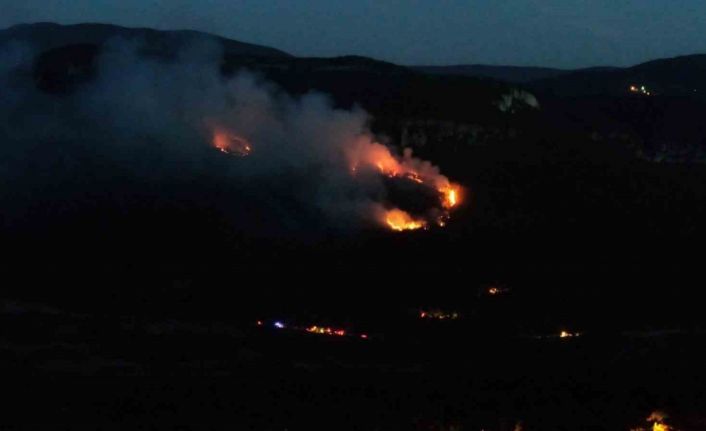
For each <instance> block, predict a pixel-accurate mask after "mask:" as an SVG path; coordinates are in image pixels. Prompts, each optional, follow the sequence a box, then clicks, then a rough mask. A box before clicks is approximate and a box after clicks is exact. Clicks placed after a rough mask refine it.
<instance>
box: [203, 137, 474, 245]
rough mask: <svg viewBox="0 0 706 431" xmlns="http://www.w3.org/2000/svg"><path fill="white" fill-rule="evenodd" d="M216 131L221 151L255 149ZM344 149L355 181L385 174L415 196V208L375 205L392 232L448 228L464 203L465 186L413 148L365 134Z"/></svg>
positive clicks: (215, 144)
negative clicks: (395, 148)
mask: <svg viewBox="0 0 706 431" xmlns="http://www.w3.org/2000/svg"><path fill="white" fill-rule="evenodd" d="M212 130H213V138H212V145H213V147H215V148H216V149H218V150H219V151H221V152H223V153H225V154H228V155H232V156H236V157H245V156H248V155H249V154H250V153H251V152H252V150H253V147H252V145H251V144H250V142H248V140H246V139H245V138H243V137H241V136H238V135H237V134H235V133H232V132H230V131H228V130H226V129H224V128H221V127H213V129H212ZM342 150H343V153H344V156H345V159H344V160H345V161H346V162H347V163H348V166H349V169H350V174H351V175H352V177H353V178H354V180H356V181H358V180H361V179H360V178H358V177H357V176H358V174H359V173H361V171H365V172H367V174H368V175H370V174H372V175H383V176H384V177H386V178H388V179H391V180H393V181H395V182H397V185H398V187H399V188H400V189H403V190H404V194H403V195H407V196H410V197H411V198H410V199H408V205H407V206H410V205H409V203H410V202H412V204H411V206H412V207H416V209H414V210H409V209H408V208H406V207H405V205H399V206H398V205H396V204H395V203H394V202H390V201H387V200H386V201H385V202H378V203H375V204H374V205H373V218H374V219H375V220H376V221H377V222H379V223H380V224H381V225H383V226H385V227H386V228H388V229H390V230H392V231H395V232H403V231H413V230H419V229H427V228H429V226H431V225H434V224H435V225H437V226H439V227H444V226H445V225H446V223H447V222H448V220H449V219H450V213H451V211H452V210H454V209H455V208H456V207H458V205H459V203H460V202H461V187H460V186H459V185H457V184H454V183H451V182H450V181H449V179H448V178H447V177H445V176H444V175H441V173H440V172H439V168H438V167H436V166H434V165H432V164H431V163H429V162H427V161H424V160H421V159H418V158H415V157H412V151H411V150H410V149H405V151H404V152H403V154H402V156H398V155H395V154H393V153H392V151H391V150H390V149H389V148H388V147H386V146H385V145H382V144H380V143H377V142H375V141H374V140H373V139H372V138H371V137H370V136H369V135H365V136H362V137H360V139H358V140H355V141H353V142H350V143H348V142H346V143H344V144H343V148H342ZM361 183H363V180H361ZM400 184H402V186H399V185H400ZM404 184H408V186H404ZM417 195H419V198H417ZM392 200H393V201H394V199H392ZM402 200H403V201H404V200H405V198H403V199H402Z"/></svg>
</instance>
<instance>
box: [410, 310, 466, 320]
mask: <svg viewBox="0 0 706 431" xmlns="http://www.w3.org/2000/svg"><path fill="white" fill-rule="evenodd" d="M419 317H420V318H422V319H431V320H457V319H459V318H460V317H461V315H460V314H459V313H458V312H456V311H444V310H439V309H434V310H429V311H421V312H420V313H419Z"/></svg>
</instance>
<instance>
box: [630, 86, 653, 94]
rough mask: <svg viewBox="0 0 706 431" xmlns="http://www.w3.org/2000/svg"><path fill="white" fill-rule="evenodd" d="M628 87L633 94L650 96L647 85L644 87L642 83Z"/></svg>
mask: <svg viewBox="0 0 706 431" xmlns="http://www.w3.org/2000/svg"><path fill="white" fill-rule="evenodd" d="M629 89H630V92H631V93H633V94H642V95H645V96H651V95H652V91H650V90H649V89H648V88H647V87H645V86H644V85H640V86H637V85H631V86H630V87H629Z"/></svg>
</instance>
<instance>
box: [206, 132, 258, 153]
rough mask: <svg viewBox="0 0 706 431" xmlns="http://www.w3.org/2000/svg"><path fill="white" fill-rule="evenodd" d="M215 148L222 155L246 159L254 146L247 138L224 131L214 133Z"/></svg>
mask: <svg viewBox="0 0 706 431" xmlns="http://www.w3.org/2000/svg"><path fill="white" fill-rule="evenodd" d="M213 146H214V147H216V148H217V149H218V150H219V151H221V152H222V153H225V154H230V155H234V156H238V157H245V156H247V155H248V154H250V152H251V151H252V146H251V145H250V143H249V142H248V141H247V140H246V139H245V138H241V137H240V136H236V135H233V134H232V133H228V132H225V131H223V130H216V131H215V132H214V133H213Z"/></svg>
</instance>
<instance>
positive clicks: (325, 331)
mask: <svg viewBox="0 0 706 431" xmlns="http://www.w3.org/2000/svg"><path fill="white" fill-rule="evenodd" d="M305 330H306V332H310V333H312V334H322V335H337V336H339V337H343V336H345V335H346V331H345V330H343V329H333V328H328V327H324V326H316V325H314V326H310V327H308V328H306V329H305Z"/></svg>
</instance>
